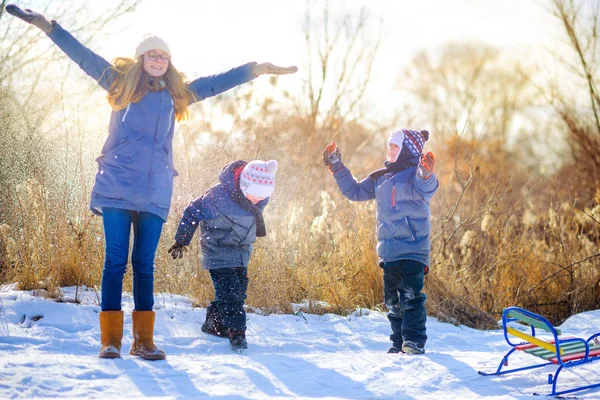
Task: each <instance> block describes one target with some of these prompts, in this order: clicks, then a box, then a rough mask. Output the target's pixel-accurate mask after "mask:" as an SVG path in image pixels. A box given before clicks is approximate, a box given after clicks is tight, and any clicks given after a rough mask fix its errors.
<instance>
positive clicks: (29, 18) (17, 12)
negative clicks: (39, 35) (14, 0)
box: [4, 4, 54, 33]
mask: <svg viewBox="0 0 600 400" xmlns="http://www.w3.org/2000/svg"><path fill="white" fill-rule="evenodd" d="M4 9H5V10H6V12H7V13H9V14H10V15H12V16H15V17H17V18H21V19H22V20H23V21H25V22H27V23H30V24H31V25H34V26H37V27H38V28H40V29H41V30H42V31H44V33H49V32H50V31H51V30H52V28H54V26H53V25H52V23H51V22H50V21H48V20H47V19H46V17H44V16H43V15H42V14H40V13H37V12H35V11H31V10H30V9H28V8H26V9H25V10H21V9H20V8H19V7H17V6H15V5H14V4H7V5H6V7H5V8H4Z"/></svg>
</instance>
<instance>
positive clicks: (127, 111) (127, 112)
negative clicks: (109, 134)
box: [121, 103, 131, 122]
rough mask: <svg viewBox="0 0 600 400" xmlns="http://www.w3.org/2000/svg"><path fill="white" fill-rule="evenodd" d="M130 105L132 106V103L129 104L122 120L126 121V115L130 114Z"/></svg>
mask: <svg viewBox="0 0 600 400" xmlns="http://www.w3.org/2000/svg"><path fill="white" fill-rule="evenodd" d="M129 107H131V103H129V104H127V109H126V110H125V114H123V118H121V122H125V117H127V114H129Z"/></svg>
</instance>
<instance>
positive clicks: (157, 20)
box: [100, 0, 562, 117]
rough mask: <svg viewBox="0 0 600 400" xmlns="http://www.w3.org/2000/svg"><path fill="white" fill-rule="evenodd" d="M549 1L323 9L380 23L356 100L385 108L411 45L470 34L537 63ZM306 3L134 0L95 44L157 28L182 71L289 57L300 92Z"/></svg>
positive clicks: (108, 50)
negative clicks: (368, 75) (107, 36)
mask: <svg viewBox="0 0 600 400" xmlns="http://www.w3.org/2000/svg"><path fill="white" fill-rule="evenodd" d="M549 3H550V0H502V1H497V0H421V1H407V0H374V1H366V0H365V1H362V0H361V1H359V0H356V1H343V2H342V1H332V2H330V8H331V14H332V15H334V16H335V15H336V14H343V13H345V12H349V13H351V14H356V13H358V11H359V10H360V8H361V7H366V9H367V10H368V11H369V13H370V15H371V16H372V18H373V19H372V23H370V24H369V36H370V37H372V38H375V37H377V35H378V34H379V30H381V33H382V36H381V38H382V39H381V47H380V50H379V53H378V56H377V59H376V62H375V65H374V68H373V79H372V84H371V86H370V88H369V90H368V92H367V93H366V99H367V100H368V101H369V104H371V106H372V108H376V109H378V110H380V111H383V114H382V116H385V117H388V116H389V115H391V113H393V110H392V109H391V108H394V107H396V106H397V104H396V102H394V101H390V99H393V98H394V97H395V96H397V95H398V89H401V88H402V85H403V82H398V79H399V78H398V77H399V73H400V71H401V70H402V69H403V68H405V67H406V66H408V65H409V63H410V61H411V59H412V56H413V55H414V54H415V53H416V52H417V51H419V50H431V51H435V50H436V49H437V48H439V47H440V46H443V45H444V44H446V43H448V42H449V41H477V42H481V43H485V44H488V45H492V46H496V47H498V48H500V49H503V50H505V51H506V52H507V54H510V55H511V56H512V57H514V58H519V59H522V60H523V61H524V62H543V61H542V60H547V59H548V58H549V53H548V49H550V48H552V47H553V46H554V44H555V43H556V41H557V40H558V39H560V35H561V34H562V32H561V30H560V29H561V28H560V26H559V25H558V24H557V21H556V20H555V18H554V17H553V16H552V15H551V14H550V12H549V11H548V9H549V8H550V6H549ZM306 4H309V8H310V9H311V10H312V11H313V12H319V11H320V10H321V9H322V7H323V4H324V2H323V1H319V0H310V1H309V2H308V3H306V2H305V1H292V0H283V1H282V0H255V1H246V0H223V1H194V0H177V1H175V0H174V1H170V2H164V1H162V0H143V1H142V3H141V4H140V6H139V7H138V9H137V10H136V11H135V12H134V13H133V14H132V15H129V16H126V17H124V18H122V19H121V20H120V21H119V23H118V24H116V25H115V30H116V31H117V32H118V34H116V36H117V37H118V39H117V40H107V41H106V42H103V43H102V44H100V46H101V52H100V54H102V55H104V56H105V57H107V58H113V57H115V56H119V55H128V54H131V53H132V52H133V49H134V48H135V46H136V44H137V42H138V40H139V38H140V37H141V36H142V35H143V34H144V33H148V32H152V33H154V34H157V35H159V36H161V37H163V38H164V39H165V40H166V41H167V42H168V43H169V46H170V47H171V51H172V53H173V63H174V65H176V66H177V68H178V69H179V70H180V71H182V72H184V73H185V74H186V75H187V76H188V77H189V78H195V77H198V76H204V75H209V74H214V73H218V72H222V71H226V70H228V69H230V68H232V67H235V66H238V65H241V64H244V63H246V62H248V61H257V62H272V63H274V64H277V65H282V66H288V65H297V66H298V67H299V68H300V70H299V72H298V73H297V74H296V75H294V76H290V77H285V78H283V79H280V82H281V85H282V86H283V87H284V88H285V89H288V90H290V91H292V92H296V93H300V92H301V90H302V83H303V80H304V79H305V78H306V76H307V74H306V71H307V65H306V60H307V57H306V50H305V48H306V46H305V41H304V36H303V22H304V18H305V10H306Z"/></svg>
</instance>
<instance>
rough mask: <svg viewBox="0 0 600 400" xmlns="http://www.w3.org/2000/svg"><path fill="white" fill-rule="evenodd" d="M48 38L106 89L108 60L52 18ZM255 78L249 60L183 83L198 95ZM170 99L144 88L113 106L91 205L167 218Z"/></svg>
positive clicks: (165, 93) (170, 171) (170, 164)
mask: <svg viewBox="0 0 600 400" xmlns="http://www.w3.org/2000/svg"><path fill="white" fill-rule="evenodd" d="M48 36H49V37H50V39H52V41H54V43H56V44H57V45H58V47H60V49H61V50H62V51H63V52H64V53H65V54H66V55H67V56H69V57H70V58H71V60H73V61H74V62H75V63H76V64H77V65H79V67H81V69H82V70H83V71H84V72H85V73H87V74H88V75H89V76H91V77H92V78H93V79H95V80H96V81H98V83H99V84H100V86H101V87H102V88H104V89H105V90H108V88H109V87H110V84H111V82H112V80H113V79H114V77H115V75H114V74H115V71H114V70H112V69H110V67H111V64H110V63H109V62H108V61H106V60H105V59H103V58H102V57H100V56H98V55H97V54H95V53H94V52H92V51H91V50H89V49H88V48H86V47H85V46H83V45H82V44H81V43H80V42H79V41H77V39H75V38H74V37H73V36H72V35H71V34H70V33H69V32H67V31H66V30H64V29H63V28H62V27H61V26H60V25H58V24H56V26H55V27H54V29H52V31H51V32H50V33H49V34H48ZM252 79H254V75H253V74H252V63H248V64H245V65H242V66H241V67H237V68H234V69H232V70H230V71H228V72H225V73H223V74H220V75H212V76H208V77H203V78H198V79H196V80H194V81H192V82H191V83H190V84H189V86H188V88H189V89H190V90H191V91H192V92H193V93H194V94H195V96H196V99H197V100H202V99H204V98H206V97H210V96H215V95H217V94H219V93H222V92H224V91H226V90H229V89H231V88H233V87H235V86H237V85H240V84H242V83H244V82H248V81H250V80H252ZM174 114H175V113H174V107H173V100H172V98H171V95H170V94H169V92H168V90H166V89H165V90H161V91H149V92H148V93H147V94H146V95H145V96H144V97H143V98H142V99H141V100H140V101H139V102H137V103H131V104H129V105H128V106H127V107H126V108H125V109H122V110H119V111H113V112H112V114H111V117H110V124H109V128H108V138H107V139H106V142H105V143H104V147H103V148H102V154H101V155H100V157H98V158H97V159H96V161H97V162H98V173H97V174H96V183H95V185H94V188H93V190H92V198H91V202H90V209H91V210H92V212H94V213H95V214H97V215H101V214H102V208H103V207H113V208H121V209H126V210H136V211H147V212H151V213H153V214H156V215H158V216H159V217H161V218H162V219H163V220H165V221H166V219H167V216H168V214H169V208H170V206H171V195H172V193H173V178H174V177H175V176H176V175H177V172H176V171H175V169H174V168H173V154H172V153H173V149H172V144H171V142H172V139H173V132H174V123H175V115H174Z"/></svg>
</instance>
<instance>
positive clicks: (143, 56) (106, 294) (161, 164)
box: [5, 4, 297, 360]
mask: <svg viewBox="0 0 600 400" xmlns="http://www.w3.org/2000/svg"><path fill="white" fill-rule="evenodd" d="M5 9H6V11H7V12H8V13H9V14H11V15H14V16H16V17H18V18H21V19H22V20H24V21H26V22H28V23H30V24H32V25H35V26H37V27H38V28H40V29H41V30H42V31H43V32H44V33H46V34H47V35H48V37H49V38H50V39H51V40H52V41H53V42H54V43H55V44H56V45H58V47H60V49H61V50H62V51H63V52H64V53H65V54H66V55H67V56H69V57H70V58H71V59H72V60H73V61H74V62H75V63H77V64H78V65H79V67H81V69H83V71H84V72H86V73H87V74H88V75H89V76H91V77H92V78H94V79H95V80H96V81H97V82H98V83H99V84H100V86H101V87H102V88H104V89H105V90H106V91H107V92H108V94H107V99H108V103H109V104H110V105H111V107H112V113H111V118H110V124H109V133H108V137H107V139H106V142H105V143H104V147H103V148H102V154H101V155H100V157H98V158H97V160H96V161H97V162H98V173H97V175H96V182H95V185H94V188H93V190H92V198H91V202H90V209H91V210H92V212H93V213H94V214H97V215H101V216H102V218H103V224H104V237H105V261H104V269H103V272H102V300H101V309H102V311H101V312H100V332H101V342H102V347H101V349H100V354H99V356H100V358H118V357H120V350H121V340H122V338H123V312H122V311H121V292H122V287H123V276H124V274H125V271H126V266H127V258H128V253H129V236H130V231H131V227H132V226H133V237H134V241H133V250H132V255H131V264H132V267H133V299H134V307H135V309H134V311H133V314H132V323H133V343H132V346H131V350H130V354H132V355H137V356H141V357H142V358H145V359H149V360H162V359H165V358H166V356H165V353H164V352H163V351H162V350H161V349H159V348H158V347H156V346H155V345H154V341H153V336H154V312H153V311H152V307H153V305H154V294H153V290H154V289H153V286H154V255H155V253H156V247H157V246H158V241H159V238H160V234H161V231H162V226H163V223H164V222H165V221H166V219H167V215H168V213H169V208H170V205H171V195H172V192H173V177H174V176H176V175H177V172H176V171H175V170H174V169H173V155H172V144H171V142H172V139H173V132H174V122H175V120H177V121H180V120H182V119H185V118H186V117H187V115H188V106H189V105H190V104H192V103H194V102H196V101H200V100H203V99H205V98H206V97H211V96H215V95H217V94H219V93H222V92H224V91H226V90H229V89H231V88H233V87H235V86H237V85H240V84H242V83H245V82H248V81H250V80H252V79H254V78H255V77H257V76H259V75H261V74H289V73H294V72H296V71H297V68H296V67H289V68H281V67H277V66H274V65H272V64H270V63H264V64H256V63H248V64H245V65H242V66H240V67H237V68H234V69H232V70H230V71H228V72H226V73H223V74H220V75H213V76H209V77H205V78H199V79H196V80H194V81H192V82H189V83H188V82H186V81H184V76H183V75H182V74H181V73H179V72H178V71H177V69H175V67H174V66H173V64H172V62H171V51H170V50H169V46H168V45H167V43H166V42H165V41H163V40H162V39H160V38H159V37H157V36H153V35H148V36H145V37H144V38H143V39H142V41H141V42H140V43H139V44H138V46H137V48H136V49H135V53H134V56H133V58H116V59H115V60H113V64H110V63H109V62H108V61H106V60H105V59H103V58H102V57H100V56H98V55H97V54H95V53H93V52H92V51H91V50H89V49H88V48H86V47H85V46H83V45H82V44H81V43H80V42H79V41H77V39H75V38H74V37H73V36H72V35H71V34H70V33H68V32H67V31H66V30H64V29H63V28H62V27H61V26H60V25H59V24H58V23H57V22H56V21H52V22H50V21H48V20H47V19H46V18H45V17H44V16H43V15H41V14H39V13H36V12H33V11H31V10H21V9H20V8H19V7H17V6H15V5H12V4H9V5H7V6H6V8H5Z"/></svg>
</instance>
